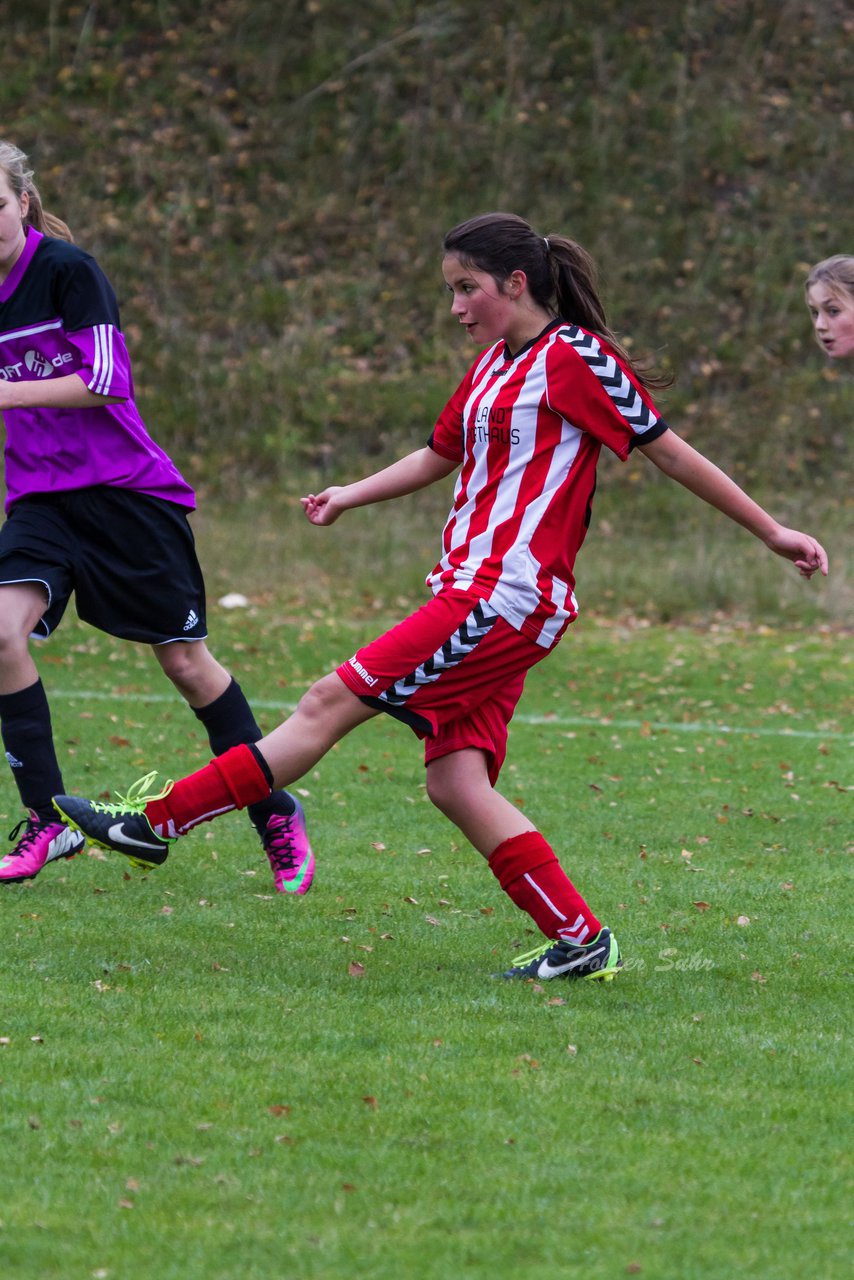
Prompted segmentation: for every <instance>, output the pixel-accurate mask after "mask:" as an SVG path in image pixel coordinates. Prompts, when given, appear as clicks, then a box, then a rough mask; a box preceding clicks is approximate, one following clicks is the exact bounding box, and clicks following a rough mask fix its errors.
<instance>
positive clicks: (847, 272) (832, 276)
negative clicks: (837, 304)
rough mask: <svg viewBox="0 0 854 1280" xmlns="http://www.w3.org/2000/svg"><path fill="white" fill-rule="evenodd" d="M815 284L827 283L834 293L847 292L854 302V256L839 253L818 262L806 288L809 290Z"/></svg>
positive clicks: (807, 281) (809, 276)
mask: <svg viewBox="0 0 854 1280" xmlns="http://www.w3.org/2000/svg"><path fill="white" fill-rule="evenodd" d="M814 284H826V285H827V286H828V288H829V289H830V290H831V291H832V292H833V293H835V294H840V293H844V294H847V295H848V297H849V299H850V300H851V301H852V302H854V257H851V256H850V255H849V254H846V253H837V254H834V256H833V257H832V258H825V259H824V261H823V262H817V263H816V265H815V266H814V267H813V269H812V271H811V272H810V273H809V275H808V276H807V279H806V284H805V285H804V289H805V290H809V289H811V288H812V286H813V285H814Z"/></svg>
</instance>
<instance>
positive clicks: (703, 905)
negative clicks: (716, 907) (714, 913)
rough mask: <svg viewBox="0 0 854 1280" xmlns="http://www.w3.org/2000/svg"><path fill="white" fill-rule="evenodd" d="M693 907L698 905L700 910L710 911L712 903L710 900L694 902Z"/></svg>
mask: <svg viewBox="0 0 854 1280" xmlns="http://www.w3.org/2000/svg"><path fill="white" fill-rule="evenodd" d="M691 906H692V907H696V908H697V910H698V911H708V909H709V906H710V903H708V902H692V903H691Z"/></svg>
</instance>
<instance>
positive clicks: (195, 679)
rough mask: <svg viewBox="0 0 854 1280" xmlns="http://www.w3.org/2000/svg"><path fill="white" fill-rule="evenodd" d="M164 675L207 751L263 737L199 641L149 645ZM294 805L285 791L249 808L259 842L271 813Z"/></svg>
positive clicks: (244, 701)
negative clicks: (190, 713) (198, 725)
mask: <svg viewBox="0 0 854 1280" xmlns="http://www.w3.org/2000/svg"><path fill="white" fill-rule="evenodd" d="M153 649H154V654H155V657H156V658H157V661H158V662H159V663H160V665H161V667H162V668H163V671H164V673H165V674H166V675H167V676H168V677H169V679H170V680H171V681H172V683H173V684H174V686H175V688H176V689H177V690H178V692H179V693H180V694H181V696H182V697H183V698H184V699H185V700H186V701H187V702H188V703H189V705H190V707H191V709H192V711H193V713H194V715H195V716H196V718H197V719H198V720H200V721H201V723H202V724H203V725H204V727H205V732H206V733H207V735H208V742H209V743H210V748H211V751H212V752H213V754H214V755H215V756H221V755H222V754H223V752H225V751H228V749H229V748H230V747H236V746H238V745H239V744H240V743H242V742H258V740H259V739H260V738H262V737H263V736H264V735H263V734H262V732H261V729H260V727H259V725H258V722H257V720H256V719H255V716H254V714H253V712H252V708H251V707H250V705H249V703H248V701H247V699H246V695H245V694H244V692H243V690H242V689H241V687H240V685H239V684H238V683H237V681H236V680H235V679H233V677H232V676H231V675H230V674H229V672H228V671H226V669H225V667H223V666H222V665H221V664H220V663H219V662H217V660H216V658H215V657H214V656H213V654H212V653H211V651H210V650H209V649H208V647H207V645H206V644H205V642H204V641H203V640H193V641H180V640H179V641H176V642H173V643H172V644H158V645H154V646H153ZM296 807H297V806H296V801H295V800H294V797H293V796H291V795H289V794H288V792H287V791H275V792H273V793H272V795H270V796H268V797H267V798H266V799H264V800H262V801H260V802H259V803H258V804H253V805H251V806H250V809H249V817H250V818H251V819H252V822H253V824H254V826H255V829H256V830H257V832H258V834H259V835H260V836H261V838H262V840H263V837H264V833H265V831H266V828H267V823H268V822H269V820H270V818H271V817H272V816H273V814H280V815H284V816H290V815H292V814H293V813H294V812H295V811H296Z"/></svg>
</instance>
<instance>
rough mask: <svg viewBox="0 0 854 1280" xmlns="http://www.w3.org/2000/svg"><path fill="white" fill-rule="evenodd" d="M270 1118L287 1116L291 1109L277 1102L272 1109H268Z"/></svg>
mask: <svg viewBox="0 0 854 1280" xmlns="http://www.w3.org/2000/svg"><path fill="white" fill-rule="evenodd" d="M267 1110H268V1111H269V1113H270V1115H271V1116H289V1115H290V1114H291V1109H290V1107H289V1106H288V1104H287V1103H286V1102H278V1103H276V1104H275V1105H274V1106H272V1107H268V1108H267Z"/></svg>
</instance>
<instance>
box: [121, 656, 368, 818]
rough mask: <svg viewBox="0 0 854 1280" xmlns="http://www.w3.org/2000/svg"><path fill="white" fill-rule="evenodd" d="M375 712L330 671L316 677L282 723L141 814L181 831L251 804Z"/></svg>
mask: <svg viewBox="0 0 854 1280" xmlns="http://www.w3.org/2000/svg"><path fill="white" fill-rule="evenodd" d="M377 714H378V712H377V711H376V710H375V709H374V708H372V707H369V706H366V705H365V703H363V702H362V701H361V699H360V698H358V697H357V696H356V695H355V694H354V693H351V692H350V690H349V689H348V688H347V686H346V685H345V684H344V682H343V681H342V680H341V679H340V677H339V676H337V675H335V674H334V673H333V674H331V675H328V676H324V677H323V679H322V680H318V681H317V683H316V684H314V685H313V686H312V687H311V688H310V689H309V690H308V692H307V693H306V694H305V695H304V696H303V698H301V700H300V702H299V705H298V706H297V708H296V710H295V711H294V713H293V715H291V716H290V717H289V718H288V719H287V720H285V721H284V723H283V724H280V725H279V727H278V728H277V729H274V730H273V732H272V733H270V734H268V735H267V737H266V738H261V739H260V741H259V742H258V743H256V744H253V745H252V746H251V747H249V746H243V747H235V748H233V749H232V750H231V751H229V752H227V753H226V754H225V755H224V756H220V757H219V758H218V759H217V760H214V761H212V762H211V763H210V764H209V765H207V766H206V767H205V768H204V769H200V770H199V771H198V772H197V773H194V774H191V775H190V777H188V778H183V779H181V781H180V782H176V783H175V785H174V786H173V788H172V790H171V791H170V792H169V793H168V794H167V795H166V796H164V797H162V798H160V799H157V800H152V801H149V803H148V804H147V805H146V807H145V814H146V817H147V818H148V820H149V822H150V823H151V826H152V827H153V828H154V830H155V831H156V832H157V833H158V834H159V835H168V836H175V835H183V834H184V833H185V832H187V831H189V830H190V829H191V828H192V827H194V826H196V825H197V824H198V823H199V822H204V821H206V820H207V819H209V818H212V817H215V816H218V815H219V814H220V813H225V812H227V811H228V810H231V809H235V808H243V807H245V806H246V805H247V804H253V803H257V802H258V801H259V800H261V799H263V798H264V797H265V796H266V795H268V794H269V791H270V789H271V787H283V786H287V785H288V784H289V783H292V782H295V781H296V780H297V779H298V778H301V777H302V776H303V775H304V774H306V773H307V772H308V771H309V770H310V769H311V768H313V767H314V765H316V764H317V762H318V761H319V760H321V759H322V758H323V756H324V755H325V754H326V752H327V751H328V750H329V748H330V747H332V746H333V745H334V744H335V743H336V742H338V741H340V739H341V738H343V737H345V736H346V735H347V734H348V733H349V732H350V730H351V729H354V728H355V727H356V725H357V724H362V723H364V721H366V720H370V719H371V718H372V717H373V716H375V715H377Z"/></svg>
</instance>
